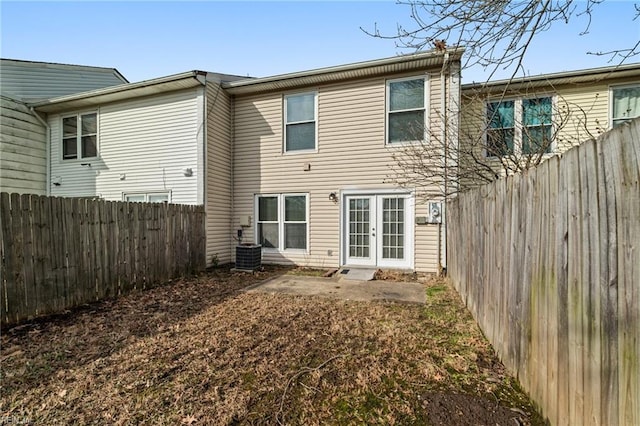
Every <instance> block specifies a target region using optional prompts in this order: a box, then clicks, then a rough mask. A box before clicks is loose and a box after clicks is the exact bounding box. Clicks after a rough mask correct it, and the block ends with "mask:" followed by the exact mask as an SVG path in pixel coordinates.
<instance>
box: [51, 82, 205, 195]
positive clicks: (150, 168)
mask: <svg viewBox="0 0 640 426" xmlns="http://www.w3.org/2000/svg"><path fill="white" fill-rule="evenodd" d="M203 102H204V89H203V88H194V89H189V90H184V91H178V92H170V93H166V94H161V95H156V96H152V97H147V98H140V99H133V100H129V101H124V102H118V103H114V104H109V105H105V106H102V107H100V108H99V109H98V110H97V111H98V152H99V157H97V158H90V159H79V160H62V155H61V152H60V149H61V136H60V127H61V123H62V120H61V117H63V116H64V115H66V114H56V115H52V116H50V118H49V123H50V126H51V138H52V149H51V157H52V168H51V176H52V179H54V180H55V179H59V180H60V181H61V185H60V186H53V185H52V186H51V193H52V195H57V196H73V197H78V196H100V197H103V198H105V199H109V200H121V199H122V197H123V193H149V192H170V193H171V196H170V200H171V202H172V203H178V204H199V198H200V199H201V198H202V196H200V197H199V193H198V176H199V174H200V173H201V172H202V171H201V170H199V169H198V163H199V160H198V144H203V143H204V142H203V139H202V138H203V137H204V136H203V133H204V132H203V129H202V122H203V117H202V114H201V111H202V108H199V104H202V103H203ZM89 111H96V110H95V109H91V110H87V111H74V113H75V112H89ZM199 112H200V113H199ZM83 163H85V164H86V163H90V164H91V166H90V167H89V166H86V165H85V166H83V165H82V164H83ZM186 168H191V169H192V170H193V176H185V174H184V169H186Z"/></svg>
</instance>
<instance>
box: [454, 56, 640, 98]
mask: <svg viewBox="0 0 640 426" xmlns="http://www.w3.org/2000/svg"><path fill="white" fill-rule="evenodd" d="M634 71H635V72H637V74H638V75H640V62H638V63H633V64H623V65H613V66H609V67H597V68H584V69H580V70H570V71H561V72H554V73H548V74H538V75H535V76H527V77H518V78H513V79H501V80H493V81H485V82H479V83H476V82H474V83H465V84H463V85H462V86H461V88H462V90H470V89H477V90H487V91H490V90H492V89H497V88H500V87H504V86H509V85H513V86H521V85H523V84H527V83H538V82H555V83H556V84H558V83H562V81H563V80H567V82H568V81H569V80H571V79H573V78H576V77H580V78H583V79H590V78H591V79H596V78H597V77H596V76H598V75H601V76H602V77H601V78H603V79H604V78H607V77H608V76H609V75H612V76H614V77H619V76H618V75H616V74H623V73H624V74H629V73H632V74H633V73H634Z"/></svg>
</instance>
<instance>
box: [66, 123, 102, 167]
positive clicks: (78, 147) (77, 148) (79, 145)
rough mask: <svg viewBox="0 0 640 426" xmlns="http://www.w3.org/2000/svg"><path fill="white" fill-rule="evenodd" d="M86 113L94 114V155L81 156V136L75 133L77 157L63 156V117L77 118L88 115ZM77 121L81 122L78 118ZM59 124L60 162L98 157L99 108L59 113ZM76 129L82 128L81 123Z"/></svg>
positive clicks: (82, 160) (81, 160) (80, 160)
mask: <svg viewBox="0 0 640 426" xmlns="http://www.w3.org/2000/svg"><path fill="white" fill-rule="evenodd" d="M88 114H95V115H96V155H95V156H93V157H82V137H78V135H76V150H77V157H76V158H64V119H65V118H69V117H76V119H79V118H80V117H81V116H83V115H88ZM78 121H79V122H80V123H81V121H80V120H78ZM59 125H60V136H59V138H58V140H59V142H60V154H59V159H60V162H64V163H73V162H84V161H87V160H93V159H96V158H99V157H100V112H99V110H89V111H77V112H73V113H69V114H64V115H61V116H60V121H59ZM78 129H79V130H80V131H81V130H82V124H80V126H78Z"/></svg>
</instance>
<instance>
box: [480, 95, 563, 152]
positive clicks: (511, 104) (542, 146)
mask: <svg viewBox="0 0 640 426" xmlns="http://www.w3.org/2000/svg"><path fill="white" fill-rule="evenodd" d="M486 133H487V145H486V151H487V157H503V156H506V155H511V154H514V153H515V154H523V155H533V154H543V153H549V152H551V147H552V142H553V141H552V138H553V99H552V98H551V97H549V96H545V97H539V98H527V99H513V100H503V101H498V102H488V103H487V131H486Z"/></svg>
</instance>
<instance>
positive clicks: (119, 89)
mask: <svg viewBox="0 0 640 426" xmlns="http://www.w3.org/2000/svg"><path fill="white" fill-rule="evenodd" d="M206 76H207V73H206V72H205V71H198V70H193V71H187V72H183V73H180V74H172V75H168V76H165V77H159V78H154V79H150V80H143V81H139V82H137V83H125V84H120V85H117V86H110V87H104V88H102V89H96V90H90V91H88V92H80V93H74V94H71V95H65V96H59V97H56V98H49V99H45V100H44V101H37V102H32V103H29V104H28V105H29V106H30V107H34V108H36V109H37V108H41V107H45V106H53V105H57V104H62V103H68V102H73V101H78V100H82V99H88V98H92V97H98V96H105V95H114V94H117V93H123V92H127V91H132V90H136V89H144V88H145V87H150V86H157V85H160V84H164V83H172V82H176V81H179V80H188V79H195V80H198V82H199V84H201V85H204V84H205V80H206Z"/></svg>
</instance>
